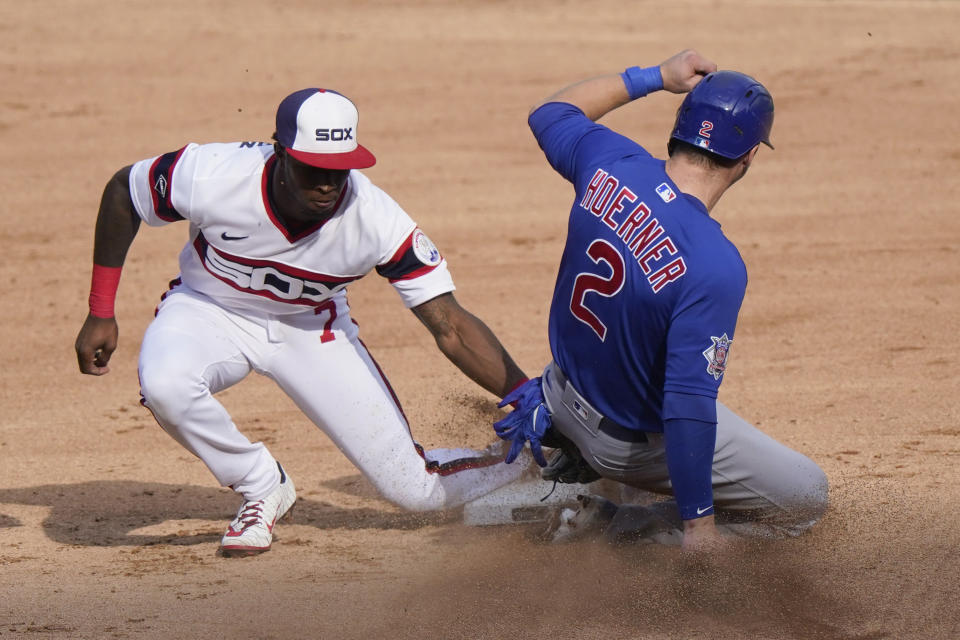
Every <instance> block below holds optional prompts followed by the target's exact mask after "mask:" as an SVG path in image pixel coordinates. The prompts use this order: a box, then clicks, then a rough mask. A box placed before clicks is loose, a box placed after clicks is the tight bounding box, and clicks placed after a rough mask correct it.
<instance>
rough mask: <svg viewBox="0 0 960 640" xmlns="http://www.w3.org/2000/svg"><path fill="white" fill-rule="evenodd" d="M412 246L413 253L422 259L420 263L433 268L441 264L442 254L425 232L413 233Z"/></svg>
mask: <svg viewBox="0 0 960 640" xmlns="http://www.w3.org/2000/svg"><path fill="white" fill-rule="evenodd" d="M411 244H412V245H413V252H414V253H415V254H417V257H418V258H420V262H422V263H423V264H426V265H429V266H431V267H435V266H437V265H438V264H440V252H439V251H438V250H437V247H436V246H434V244H433V243H432V242H431V241H430V238H428V237H427V234H425V233H424V232H423V231H420V229H417V230H416V231H414V232H413V240H412V242H411Z"/></svg>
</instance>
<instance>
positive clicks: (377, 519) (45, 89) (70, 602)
mask: <svg viewBox="0 0 960 640" xmlns="http://www.w3.org/2000/svg"><path fill="white" fill-rule="evenodd" d="M114 4H115V8H112V9H109V10H108V9H107V7H108V6H112V5H109V4H104V3H102V2H93V1H92V0H77V1H66V0H50V1H48V2H30V3H16V2H6V3H3V4H2V5H0V34H2V36H3V37H2V38H0V86H2V87H3V90H2V96H0V134H2V139H3V145H2V147H0V168H2V171H0V193H2V195H3V197H2V199H0V212H2V215H0V242H2V246H3V249H4V254H5V259H4V260H3V261H2V262H0V297H2V300H3V309H4V313H3V314H2V318H0V336H2V337H0V340H2V349H3V353H5V354H6V358H7V359H6V362H7V365H6V366H5V367H3V368H2V369H0V399H2V404H0V469H2V473H0V637H3V638H6V637H11V638H33V637H53V636H59V637H64V638H110V637H117V638H171V637H173V638H193V637H226V636H230V637H254V638H341V639H342V638H364V639H367V638H380V637H389V638H394V639H401V638H421V637H437V638H509V637H523V638H529V639H535V638H544V639H551V638H557V637H563V638H598V639H601V638H602V639H604V640H608V639H610V638H643V639H646V638H651V639H653V638H656V639H662V638H671V639H673V638H676V639H688V638H694V637H711V638H745V637H751V638H798V639H804V640H806V639H810V638H846V639H858V640H866V639H871V640H873V639H879V638H889V639H891V640H893V639H896V640H900V639H904V638H924V639H926V638H938V639H939V638H943V639H948V638H957V637H960V613H958V597H957V586H956V584H957V576H958V575H960V560H958V553H957V549H958V548H960V534H958V532H957V516H956V514H957V513H960V489H958V487H960V464H958V462H960V415H958V413H960V411H958V406H960V405H958V401H957V383H956V354H957V353H960V321H958V318H960V301H958V291H960V287H958V284H960V255H958V251H960V216H958V215H957V204H956V203H957V201H958V197H960V180H958V179H957V177H956V176H957V175H958V174H960V151H958V149H957V144H956V142H955V136H954V135H953V133H954V131H955V130H956V125H955V123H954V122H953V121H954V120H956V114H957V113H958V112H960V108H958V107H960V98H958V96H960V73H958V71H957V67H958V62H960V50H958V48H957V35H956V34H957V31H958V27H960V3H957V2H947V1H943V2H925V1H923V0H918V1H916V2H906V1H904V2H892V1H890V2H888V1H883V0H878V1H875V2H858V1H843V0H836V1H820V2H814V1H811V2H799V1H792V2H791V1H779V0H777V1H775V0H737V1H733V0H716V1H714V2H710V3H704V2H699V1H693V0H689V1H678V2H671V3H653V2H641V3H620V2H556V1H551V2H547V1H539V0H536V1H533V0H532V1H529V2H523V3H509V2H473V3H443V2H404V3H402V4H401V3H391V2H351V3H344V4H342V5H336V6H328V4H329V3H315V2H287V3H281V4H276V3H264V2H252V1H248V0H239V1H235V2H225V1H211V2H203V3H197V2H186V1H184V0H173V1H172V2H167V3H164V4H157V3H148V2H142V1H139V0H137V1H133V2H124V3H114ZM275 4H276V6H270V5H275ZM628 5H629V6H630V8H629V9H626V8H625V7H627V6H628ZM688 46H689V47H696V48H698V49H699V50H701V51H702V52H704V53H705V54H707V55H709V56H711V57H712V58H714V59H715V60H717V61H718V63H719V64H720V65H721V67H724V68H733V69H738V70H742V71H746V72H748V73H750V74H751V75H754V76H755V77H757V78H758V79H760V80H762V81H763V82H764V83H765V84H766V85H767V86H768V87H769V88H770V90H771V92H772V93H773V95H774V97H775V99H776V105H777V118H776V124H775V127H774V133H773V140H774V144H775V145H776V147H777V149H776V151H774V152H770V151H769V150H767V149H762V150H761V153H760V157H759V158H758V161H757V163H756V165H755V166H754V168H753V169H751V172H750V175H749V176H747V178H746V179H745V180H744V181H743V183H742V184H739V185H737V186H736V187H735V188H734V189H733V190H732V191H731V192H730V193H729V194H728V196H727V197H726V198H725V199H724V201H723V202H722V203H721V205H720V206H719V207H718V208H717V209H716V210H715V215H716V217H717V218H718V219H719V220H720V221H721V222H722V223H723V225H724V229H725V231H726V233H727V235H728V237H730V238H731V239H732V240H733V241H734V242H735V243H736V244H737V245H738V246H739V248H740V250H741V253H742V255H743V257H744V260H745V262H746V264H747V267H748V270H749V273H750V284H749V287H748V291H747V298H746V301H745V303H744V306H743V310H742V314H741V319H740V324H739V326H738V329H737V348H736V350H735V352H734V355H733V361H732V363H731V368H730V371H729V376H728V379H727V380H726V383H725V384H724V385H723V389H722V390H721V398H722V399H723V400H724V401H725V402H726V403H727V404H728V405H730V406H731V407H732V408H734V409H735V410H736V411H737V412H738V413H741V414H742V415H744V416H745V417H747V418H748V419H749V420H750V421H752V422H753V423H755V424H758V425H759V426H760V428H762V429H763V430H765V431H766V432H768V433H769V434H771V435H772V436H774V437H775V438H777V439H779V440H781V441H783V442H785V443H787V444H789V445H790V446H792V447H794V448H797V449H799V450H801V451H803V452H804V453H806V454H807V455H809V456H811V457H812V458H813V459H814V460H816V461H817V462H818V463H819V464H820V465H821V466H822V467H823V468H824V470H825V471H826V472H827V475H828V476H829V478H830V481H831V509H830V511H829V513H828V515H827V517H826V518H825V519H824V521H823V522H822V524H821V525H820V526H818V527H816V529H815V530H814V531H813V532H812V533H810V534H809V535H807V536H805V537H803V538H801V539H798V540H792V541H787V542H782V543H777V544H772V545H763V546H751V547H750V548H748V549H745V550H744V552H743V553H744V555H743V556H742V557H740V558H738V559H737V560H736V561H735V562H732V563H729V564H721V565H719V566H717V567H712V568H710V567H708V568H699V569H698V568H697V567H690V566H688V565H687V564H686V563H685V562H684V561H683V560H682V559H681V558H680V557H679V556H678V554H677V552H676V550H673V549H667V548H658V547H638V548H630V549H611V548H609V547H605V546H603V545H596V544H581V545H571V546H563V547H544V546H539V545H536V544H534V543H532V542H531V541H530V540H528V539H527V538H526V537H525V536H524V535H522V532H521V531H520V530H516V529H468V528H465V527H463V526H461V525H459V524H458V522H457V520H456V514H441V515H431V516H428V517H423V516H413V515H409V514H404V513H400V512H398V511H396V510H395V509H394V508H392V507H391V506H390V505H388V504H387V503H385V502H383V501H381V500H379V499H378V498H377V496H376V495H375V494H374V492H373V491H372V490H371V488H370V486H369V485H368V484H366V483H365V481H363V480H362V479H361V478H360V477H359V476H358V474H357V472H356V470H355V469H354V468H353V467H352V466H351V465H350V464H349V463H348V462H346V460H345V459H344V458H343V456H341V455H340V454H339V452H338V451H336V450H335V448H334V447H333V446H332V445H331V444H330V443H329V442H328V441H327V440H326V438H325V437H324V436H323V435H322V434H320V433H319V432H318V431H317V430H316V429H315V428H314V427H313V426H312V425H310V424H309V423H308V422H307V421H306V420H305V418H303V417H302V416H301V415H300V414H299V412H298V411H297V410H296V409H295V407H294V406H293V404H292V403H291V402H290V401H289V400H287V399H286V398H285V397H284V396H283V395H282V394H280V393H279V391H278V390H276V389H275V388H274V387H273V386H272V384H271V383H269V382H268V381H266V380H263V379H259V378H255V377H253V378H251V379H249V380H247V381H245V382H244V383H243V384H241V385H240V386H238V387H236V388H234V389H231V390H229V391H227V392H225V393H224V394H223V395H222V398H223V401H224V403H225V404H226V406H227V407H228V409H229V410H230V411H231V412H232V414H233V415H234V417H235V419H236V420H237V423H238V424H239V425H240V426H241V428H243V429H244V430H245V432H246V433H248V434H249V435H250V436H251V437H252V438H254V439H259V440H263V441H265V442H267V443H268V444H269V445H270V447H271V450H272V451H273V452H274V454H275V455H276V456H277V457H278V458H279V459H280V460H282V461H283V463H284V466H285V467H286V468H287V469H288V471H289V472H290V473H291V474H292V475H293V477H294V478H295V479H296V483H297V487H298V489H299V495H300V503H299V507H298V510H297V511H296V512H295V515H294V518H293V522H292V523H290V524H282V525H280V526H279V527H278V535H277V541H276V544H275V547H274V549H273V550H272V551H271V552H270V553H268V554H266V555H264V556H261V557H258V558H251V559H243V560H225V559H222V558H219V557H217V556H216V555H215V552H216V549H217V545H218V540H219V536H220V534H221V532H222V530H223V528H224V526H225V524H226V522H227V521H228V520H229V519H230V518H231V517H232V515H233V513H234V511H235V509H236V506H237V499H236V497H235V496H234V495H233V494H232V493H231V492H229V491H227V490H224V489H220V488H218V487H217V486H216V485H215V482H214V481H213V479H212V477H211V476H210V475H209V473H208V472H207V471H206V469H205V468H204V467H203V465H202V464H200V463H199V462H198V461H196V460H195V459H194V458H192V457H191V456H190V455H189V454H188V453H187V452H186V451H184V450H183V449H181V448H180V447H179V446H178V445H177V444H176V443H175V442H173V440H172V439H171V438H169V437H168V436H167V435H166V434H164V433H163V432H162V431H161V430H160V429H159V428H158V427H157V426H156V425H155V423H154V422H153V420H152V418H151V417H150V416H149V414H148V413H147V412H146V411H144V410H143V409H142V408H140V407H139V405H138V385H137V378H136V358H137V350H138V346H139V340H140V336H141V335H142V333H143V330H144V328H145V327H146V325H147V323H148V322H149V321H150V319H151V317H152V311H153V308H154V305H155V303H156V301H157V299H158V297H159V295H160V293H161V292H162V291H163V290H164V289H165V287H166V283H167V281H168V280H169V279H170V278H171V277H173V276H174V275H175V274H176V270H177V267H176V256H177V253H178V251H179V248H180V246H181V244H182V243H183V241H184V239H185V235H186V228H185V227H183V226H180V225H171V226H170V227H166V228H163V229H143V230H142V231H141V234H140V236H139V237H138V238H137V240H136V242H135V243H134V247H133V249H132V251H131V254H130V256H129V259H128V262H127V266H126V268H125V270H124V276H123V282H122V284H121V290H120V297H119V302H118V319H119V322H120V327H121V345H120V349H119V350H118V352H117V353H116V354H115V356H114V359H113V362H112V363H111V365H112V369H113V371H112V373H111V374H110V375H108V376H106V377H105V378H100V379H95V378H92V377H86V376H81V375H80V374H79V373H78V372H77V368H76V362H75V358H74V355H73V348H72V345H73V340H74V338H75V336H76V332H77V330H78V329H79V327H80V325H81V323H82V321H83V318H84V315H85V313H86V296H87V291H88V285H89V277H90V275H89V274H90V256H91V247H92V237H93V221H94V218H95V216H96V210H97V203H98V202H99V197H100V193H101V191H102V188H103V185H104V184H105V182H106V181H107V179H108V178H109V177H110V175H112V173H113V172H114V171H115V170H116V169H118V168H119V167H121V166H123V165H125V164H128V163H130V162H133V161H135V160H138V159H140V158H144V157H149V156H152V155H155V154H158V153H163V152H166V151H170V150H173V149H176V148H179V147H180V146H182V145H183V144H185V143H186V142H188V141H196V142H210V141H233V140H255V139H258V140H266V139H269V137H270V134H271V133H272V130H273V125H272V120H273V115H274V109H275V107H276V104H277V101H278V100H279V99H280V98H282V97H283V96H284V95H286V94H287V93H288V92H289V91H291V90H294V89H298V88H301V87H304V86H311V85H320V86H327V87H332V88H336V89H338V90H341V91H343V92H344V93H346V94H347V95H349V96H351V97H352V98H353V99H354V100H355V101H356V102H357V104H358V105H359V108H360V112H361V116H362V120H361V122H362V126H363V136H364V144H365V145H367V146H368V147H369V148H371V149H372V150H373V151H374V152H375V153H376V154H377V157H378V160H379V162H378V164H377V165H376V167H374V168H373V169H371V170H369V172H368V174H369V175H370V176H371V177H372V178H373V179H374V181H375V182H377V183H378V184H379V185H380V186H382V187H384V188H385V189H386V190H387V191H388V192H389V193H391V194H392V195H393V196H394V197H395V198H396V199H397V200H398V201H399V202H400V203H401V205H403V206H404V207H405V208H406V210H407V211H409V212H410V213H411V215H412V216H413V217H414V218H415V219H416V220H417V221H418V222H419V223H420V224H421V226H422V227H423V228H425V229H426V230H427V232H428V233H429V234H430V236H431V238H432V239H433V240H434V241H435V242H436V243H437V244H438V246H439V247H440V248H441V250H442V251H443V252H444V254H445V255H446V257H447V259H448V260H449V262H450V265H451V270H452V272H453V275H454V278H455V279H456V282H457V284H458V287H459V289H458V293H457V296H458V299H459V300H460V301H461V302H462V303H463V304H464V306H466V307H467V308H468V309H471V310H472V311H474V312H475V313H476V314H477V315H479V316H480V317H482V318H483V319H484V320H485V321H486V322H487V323H488V324H489V325H490V326H491V327H492V328H493V329H494V331H495V332H497V334H498V335H499V336H500V338H501V339H502V340H503V341H504V343H505V344H506V345H507V346H508V348H509V349H510V350H511V352H512V353H513V355H514V356H515V358H516V359H517V360H518V362H519V363H520V364H521V366H523V367H524V368H525V369H526V370H527V371H528V372H529V373H531V374H532V373H536V372H538V371H539V369H540V367H542V366H543V364H544V363H545V362H546V361H547V359H548V347H547V343H546V312H547V308H548V305H549V301H550V291H551V287H552V284H553V278H554V275H555V273H556V271H555V269H556V263H557V260H558V258H559V254H560V248H561V243H562V238H563V233H564V229H565V220H564V217H565V212H566V211H567V209H568V207H569V198H570V189H569V187H568V186H566V185H565V184H564V183H563V181H562V180H561V179H560V178H559V177H558V176H556V175H555V174H554V173H553V172H552V171H551V170H550V169H549V168H548V166H547V164H546V162H545V161H544V160H543V157H542V155H541V154H540V152H539V150H538V148H537V146H536V143H535V142H534V140H533V138H532V136H531V135H530V133H529V131H528V130H527V128H526V114H527V110H528V108H529V106H530V105H531V104H532V103H533V102H535V101H537V100H539V99H540V98H542V97H543V96H545V95H548V94H549V93H551V92H553V91H554V90H556V89H558V88H559V87H561V86H563V85H565V84H567V83H570V82H573V81H575V80H578V79H580V78H582V77H585V76H587V75H591V74H597V73H605V72H611V71H619V70H621V69H622V68H624V67H625V66H629V65H632V64H641V65H647V64H654V63H657V62H660V61H661V60H663V59H664V58H666V57H667V56H669V55H671V54H673V53H675V52H676V51H678V50H680V49H681V48H683V47H688ZM678 103H679V98H677V97H676V96H673V95H669V94H656V95H653V96H651V97H649V98H647V99H645V101H644V103H643V104H642V105H631V106H628V107H625V108H623V109H621V110H619V111H617V112H615V113H613V114H611V115H610V116H608V118H607V119H606V120H605V123H607V124H609V125H610V126H613V127H614V128H617V129H618V130H620V131H622V132H624V133H625V134H627V135H630V136H632V137H634V138H635V139H637V140H639V141H640V142H641V143H643V144H645V145H646V146H647V147H648V148H650V149H651V151H653V152H654V153H657V154H662V153H664V152H665V142H666V141H665V136H666V132H667V130H668V128H669V126H670V124H671V122H672V118H673V113H674V110H675V109H676V107H677V104H678ZM351 303H352V306H353V308H354V309H355V312H356V318H357V319H358V321H359V322H360V324H361V335H362V336H363V337H364V340H365V342H366V344H367V345H368V346H369V348H370V349H371V350H372V351H373V353H374V354H375V355H376V357H377V359H378V361H379V362H380V364H381V365H382V366H383V368H384V370H385V371H386V373H387V375H388V376H389V377H390V379H391V382H392V383H393V385H394V387H395V389H396V391H397V393H398V395H399V396H400V398H401V399H402V401H403V403H404V407H405V409H406V411H407V415H408V417H409V418H410V420H411V422H412V424H413V428H414V433H415V435H416V437H417V438H418V440H419V441H420V442H422V443H423V444H424V445H426V446H428V447H433V446H457V445H462V444H468V445H471V446H480V445H483V444H485V443H486V442H487V441H488V440H489V437H490V431H489V429H488V427H486V426H485V425H486V424H488V423H489V421H490V420H491V418H493V417H494V416H495V415H497V410H496V409H495V406H494V399H493V398H491V397H490V396H489V395H488V394H486V393H485V392H483V391H482V390H480V389H479V388H477V387H475V386H474V385H472V383H470V382H468V381H467V380H466V379H465V378H464V377H463V376H461V375H459V374H458V373H457V372H456V370H455V369H454V368H453V366H452V365H450V364H449V363H448V362H447V361H446V360H444V359H443V357H442V356H441V355H440V354H439V352H437V350H436V349H435V348H434V347H433V344H432V340H431V339H430V336H429V335H428V334H427V332H426V331H425V330H424V329H423V328H422V327H421V326H420V325H419V323H418V322H417V321H416V319H415V318H414V317H413V316H412V314H409V313H407V312H405V311H404V310H403V308H402V305H401V303H400V301H399V300H398V298H397V297H396V295H395V294H394V293H393V292H392V291H391V290H390V287H389V286H388V285H387V284H386V283H385V282H383V281H381V280H380V279H379V278H375V277H374V278H369V279H366V280H364V281H361V282H360V283H359V284H357V285H356V286H353V287H351Z"/></svg>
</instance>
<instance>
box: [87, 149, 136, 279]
mask: <svg viewBox="0 0 960 640" xmlns="http://www.w3.org/2000/svg"><path fill="white" fill-rule="evenodd" d="M129 175H130V167H124V168H123V169H121V170H120V171H118V172H117V173H116V174H114V176H113V177H112V178H111V179H110V181H109V182H107V185H106V187H104V189H103V196H102V197H101V199H100V212H99V213H98V214H97V226H96V231H95V233H94V243H93V261H94V263H95V264H98V265H101V266H104V267H121V266H123V262H124V260H125V259H126V256H127V251H128V250H129V249H130V245H131V244H132V243H133V239H134V237H135V236H136V235H137V230H138V229H139V228H140V216H138V215H137V212H136V210H135V209H134V207H133V201H132V200H131V199H130V186H129V182H128V180H129Z"/></svg>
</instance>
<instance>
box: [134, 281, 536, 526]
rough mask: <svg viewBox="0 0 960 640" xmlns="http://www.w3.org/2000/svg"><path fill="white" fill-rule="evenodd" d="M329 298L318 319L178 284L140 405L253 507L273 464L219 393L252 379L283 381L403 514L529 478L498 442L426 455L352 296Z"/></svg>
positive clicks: (165, 307) (149, 361)
mask: <svg viewBox="0 0 960 640" xmlns="http://www.w3.org/2000/svg"><path fill="white" fill-rule="evenodd" d="M332 300H333V301H334V302H333V303H330V304H328V305H327V306H326V308H325V310H324V311H322V312H320V313H318V314H297V315H296V316H294V317H290V316H270V315H265V314H263V315H257V314H256V313H246V312H245V313H243V314H240V313H238V312H235V311H232V310H229V309H226V308H224V307H221V306H219V305H217V304H216V303H214V302H213V301H212V300H211V299H210V298H209V297H207V296H205V295H203V294H200V293H198V292H196V291H193V290H192V289H190V288H189V287H187V286H185V285H183V284H179V285H177V286H176V287H175V288H174V289H172V290H171V291H170V292H169V293H168V294H167V295H166V297H165V298H164V299H163V301H162V302H161V303H160V306H159V308H158V312H157V316H156V318H155V319H154V320H153V322H152V323H151V324H150V326H149V327H148V328H147V331H146V334H145V335H144V339H143V345H142V347H141V350H140V365H139V373H140V386H141V394H142V396H143V404H144V405H145V406H146V407H147V408H149V409H150V411H152V412H153V415H154V417H156V419H157V422H159V423H160V425H161V426H162V427H163V429H164V430H165V431H166V432H167V433H169V434H170V435H171V436H173V438H175V439H176V440H177V441H178V442H179V443H180V444H182V445H183V446H184V447H186V448H187V449H188V450H189V451H191V452H192V453H193V454H194V455H196V456H197V457H198V458H200V459H201V460H202V461H203V462H204V463H205V464H206V465H207V467H208V468H209V469H210V471H211V472H212V473H213V475H214V476H215V477H216V479H217V481H218V482H220V484H221V485H223V486H228V487H231V488H233V489H234V490H235V491H237V492H238V493H241V494H243V496H244V498H246V499H247V500H260V499H262V498H264V497H266V496H267V495H268V494H269V493H270V492H271V491H273V489H274V488H275V487H276V486H277V485H278V484H279V482H280V474H279V472H278V470H277V464H276V462H275V460H274V458H273V456H272V455H271V454H270V452H269V451H268V450H267V448H266V446H265V445H264V444H263V443H260V442H250V440H248V439H247V437H246V436H244V435H243V434H242V433H241V432H240V431H239V430H238V429H237V426H236V425H235V424H234V422H233V420H232V419H231V418H230V415H229V414H228V413H227V411H226V409H225V408H224V407H223V405H222V404H221V403H220V402H219V401H218V400H216V399H215V398H214V394H216V393H217V392H218V391H221V390H223V389H227V388H228V387H230V386H232V385H234V384H236V383H238V382H240V381H241V380H242V379H243V378H245V377H246V376H247V374H249V373H250V372H251V371H256V372H257V373H260V374H263V375H265V376H268V377H269V378H271V379H272V380H273V381H274V382H276V383H277V385H278V386H279V387H280V388H281V389H282V390H283V391H284V392H285V393H286V394H287V395H288V396H289V397H290V398H291V399H292V400H293V401H294V402H295V403H296V405H297V406H298V407H299V408H300V409H301V410H302V411H303V412H304V414H306V415H307V417H308V418H309V419H310V420H311V421H313V423H314V424H316V425H317V426H318V427H319V428H320V429H321V430H322V431H323V432H324V433H326V434H327V436H329V437H330V439H331V440H333V442H334V443H335V444H336V445H337V447H338V448H339V449H340V450H341V451H342V452H343V453H344V455H346V456H347V458H348V459H349V460H350V461H351V462H352V463H353V464H354V465H355V466H356V467H357V468H358V469H359V470H360V471H361V472H362V473H363V475H364V476H365V477H366V478H367V479H368V480H369V481H370V482H371V483H373V485H374V486H375V487H376V489H377V490H378V491H379V492H380V494H381V495H382V496H383V497H384V498H386V499H387V500H389V501H390V502H392V503H394V504H396V505H398V506H400V507H402V508H404V509H408V510H413V511H426V510H434V509H443V508H449V507H454V506H458V505H460V504H463V503H464V502H467V501H469V500H473V499H475V498H477V497H480V496H482V495H484V494H486V493H488V492H490V491H492V490H494V489H496V488H498V487H500V486H502V485H504V484H507V483H509V482H511V481H513V480H516V479H517V478H518V477H519V476H520V475H521V474H522V473H523V470H524V468H525V464H522V463H514V464H510V465H507V464H503V463H502V459H503V454H502V452H501V450H500V447H499V444H500V443H499V442H498V443H496V444H495V445H493V446H492V447H491V448H490V449H488V450H487V451H486V452H478V451H473V450H469V449H435V450H432V451H429V452H426V453H425V454H424V457H421V455H420V454H419V453H418V449H417V447H416V446H415V443H414V441H413V439H412V437H411V434H410V430H409V427H408V425H407V421H406V418H405V417H404V415H403V412H402V410H401V408H400V406H399V403H398V402H397V400H396V398H395V397H394V395H393V391H392V389H391V388H390V386H389V384H388V382H387V380H386V378H385V377H384V375H383V373H382V372H381V371H380V369H379V367H378V366H377V364H376V363H375V362H374V360H373V358H372V357H371V356H370V354H369V353H368V352H367V349H366V347H364V345H363V344H362V343H361V341H360V340H359V338H358V336H357V326H356V324H355V323H354V322H353V320H352V319H351V318H350V313H349V307H348V305H347V303H346V298H345V296H343V295H338V296H335V297H334V298H332ZM334 305H335V306H334ZM331 308H332V309H335V313H334V314H333V318H331V313H330V311H331ZM518 462H519V461H518Z"/></svg>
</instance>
